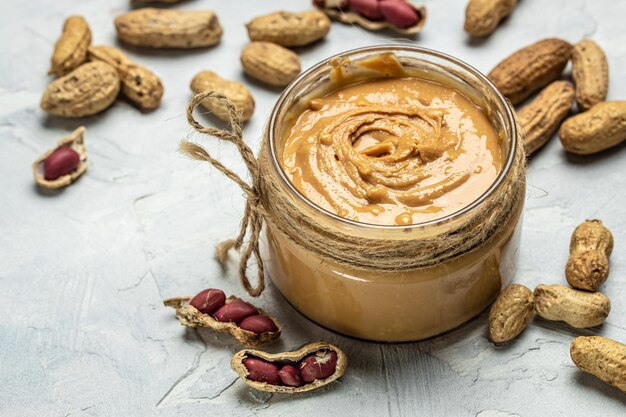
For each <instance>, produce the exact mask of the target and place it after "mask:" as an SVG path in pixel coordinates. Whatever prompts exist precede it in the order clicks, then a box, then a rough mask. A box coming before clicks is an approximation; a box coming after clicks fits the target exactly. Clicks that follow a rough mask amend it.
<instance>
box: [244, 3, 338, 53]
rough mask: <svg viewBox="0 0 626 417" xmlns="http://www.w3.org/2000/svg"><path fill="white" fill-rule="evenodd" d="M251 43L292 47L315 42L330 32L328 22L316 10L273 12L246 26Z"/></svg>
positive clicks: (257, 18) (324, 16)
mask: <svg viewBox="0 0 626 417" xmlns="http://www.w3.org/2000/svg"><path fill="white" fill-rule="evenodd" d="M246 28H247V29H248V36H249V37H250V40H251V41H265V42H272V43H276V44H278V45H282V46H287V47H292V46H304V45H308V44H311V43H313V42H316V41H318V40H320V39H322V38H323V37H325V36H326V34H328V32H329V31H330V20H329V19H328V17H326V15H325V14H324V13H322V12H320V11H318V10H310V11H306V12H301V13H294V12H285V11H281V12H275V13H270V14H267V15H263V16H258V17H255V18H254V19H252V20H251V21H250V22H249V23H248V24H246Z"/></svg>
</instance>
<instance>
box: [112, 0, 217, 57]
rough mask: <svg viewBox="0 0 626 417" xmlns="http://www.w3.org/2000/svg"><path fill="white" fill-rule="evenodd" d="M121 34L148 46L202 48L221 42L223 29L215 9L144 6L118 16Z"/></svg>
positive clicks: (127, 40)
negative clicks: (185, 9) (188, 9)
mask: <svg viewBox="0 0 626 417" xmlns="http://www.w3.org/2000/svg"><path fill="white" fill-rule="evenodd" d="M115 29H116V30H117V37H118V38H119V39H120V40H121V41H122V42H124V43H127V44H129V45H134V46H141V47H145V48H181V49H188V48H202V47H206V46H211V45H215V44H217V43H219V41H220V38H221V37H222V33H223V29H222V26H221V25H220V22H219V20H218V18H217V15H216V14H215V13H214V12H212V11H205V10H190V11H181V10H168V9H155V8H150V7H146V8H141V9H137V10H133V11H131V12H128V13H125V14H123V15H121V16H118V17H117V18H115Z"/></svg>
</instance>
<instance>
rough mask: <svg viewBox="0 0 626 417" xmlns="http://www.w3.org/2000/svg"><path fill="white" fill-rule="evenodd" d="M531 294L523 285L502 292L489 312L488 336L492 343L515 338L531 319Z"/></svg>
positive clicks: (510, 287) (532, 311) (511, 286)
mask: <svg viewBox="0 0 626 417" xmlns="http://www.w3.org/2000/svg"><path fill="white" fill-rule="evenodd" d="M533 314H534V304H533V293H532V291H531V290H529V289H528V288H526V287H525V286H523V285H519V284H512V285H509V286H508V287H506V288H505V289H503V290H502V292H501V293H500V295H499V296H498V298H497V299H496V301H495V303H493V306H492V307H491V311H489V336H490V338H491V340H492V341H493V342H494V343H503V342H508V341H509V340H512V339H514V338H516V337H517V335H519V334H520V333H521V332H522V331H524V329H525V328H526V325H527V324H528V322H529V321H530V319H531V318H532V317H533Z"/></svg>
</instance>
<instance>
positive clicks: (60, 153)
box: [43, 146, 80, 181]
mask: <svg viewBox="0 0 626 417" xmlns="http://www.w3.org/2000/svg"><path fill="white" fill-rule="evenodd" d="M79 163H80V155H79V154H78V152H76V151H75V150H74V149H72V148H70V147H68V146H61V147H59V148H56V149H55V150H54V151H53V152H52V153H51V154H50V155H48V157H47V158H46V159H44V161H43V173H44V178H45V179H46V180H48V181H51V180H56V179H57V178H59V177H61V176H63V175H67V174H69V173H70V172H72V171H74V170H75V169H76V168H77V167H78V164H79Z"/></svg>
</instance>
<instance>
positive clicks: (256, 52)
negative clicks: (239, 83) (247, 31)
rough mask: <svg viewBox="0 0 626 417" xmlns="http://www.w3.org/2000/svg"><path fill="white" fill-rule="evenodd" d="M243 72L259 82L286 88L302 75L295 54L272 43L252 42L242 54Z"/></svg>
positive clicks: (298, 59) (298, 60)
mask: <svg viewBox="0 0 626 417" xmlns="http://www.w3.org/2000/svg"><path fill="white" fill-rule="evenodd" d="M241 65H242V66H243V70H244V71H245V72H246V74H248V75H249V76H251V77H252V78H256V79H257V80H259V81H262V82H264V83H267V84H269V85H273V86H276V87H284V86H286V85H287V84H289V83H290V82H291V81H293V80H294V78H296V77H297V76H298V74H299V73H300V58H299V57H298V55H297V54H296V53H295V52H292V51H290V50H289V49H287V48H283V47H282V46H280V45H277V44H275V43H271V42H251V43H250V44H248V46H246V47H245V48H244V49H243V51H242V52H241Z"/></svg>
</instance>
